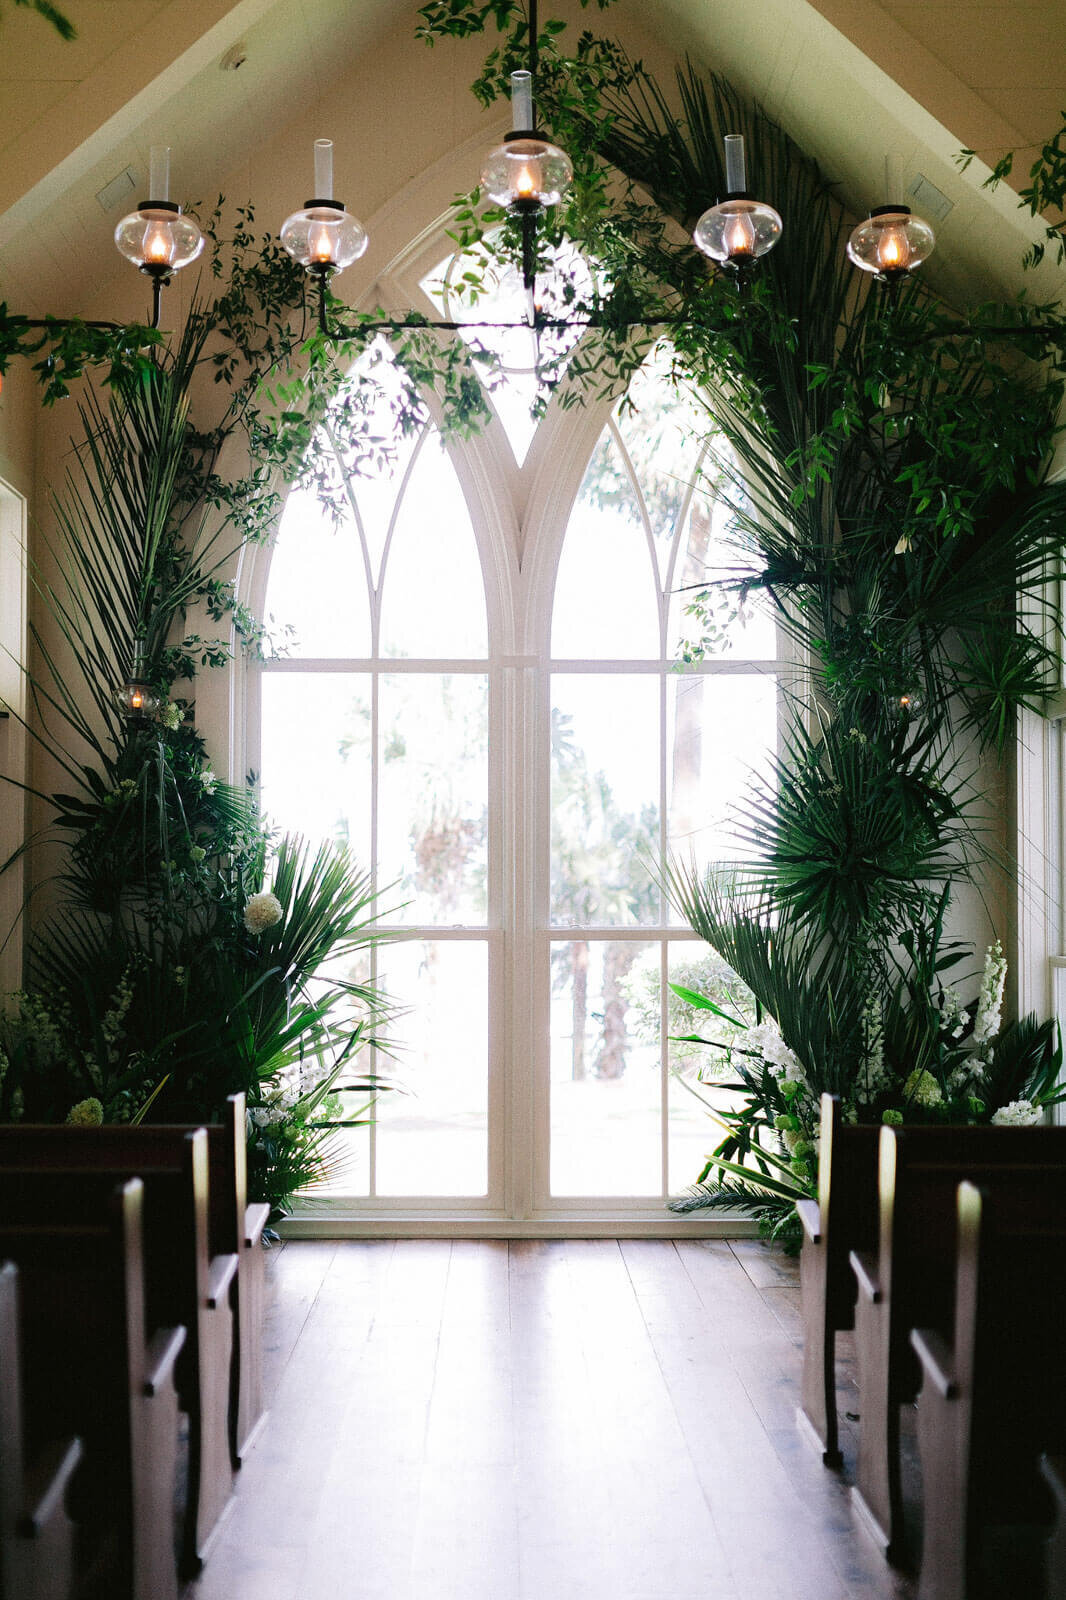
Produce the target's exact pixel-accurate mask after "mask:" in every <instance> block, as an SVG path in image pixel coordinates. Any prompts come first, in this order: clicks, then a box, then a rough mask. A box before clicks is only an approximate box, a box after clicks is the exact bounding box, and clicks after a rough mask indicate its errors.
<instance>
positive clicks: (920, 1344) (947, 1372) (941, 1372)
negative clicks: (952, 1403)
mask: <svg viewBox="0 0 1066 1600" xmlns="http://www.w3.org/2000/svg"><path fill="white" fill-rule="evenodd" d="M911 1348H912V1349H913V1351H914V1353H915V1355H916V1356H917V1357H918V1360H919V1361H920V1362H921V1364H922V1371H923V1373H924V1374H925V1376H926V1378H927V1379H928V1380H929V1382H930V1383H931V1384H932V1385H933V1388H934V1389H935V1390H936V1391H937V1393H938V1394H941V1395H943V1397H944V1399H945V1400H956V1399H957V1398H958V1394H959V1386H958V1384H957V1383H956V1382H955V1373H954V1367H955V1352H954V1350H953V1349H952V1348H951V1346H950V1345H949V1344H948V1342H947V1340H946V1339H945V1338H944V1336H943V1334H942V1333H938V1332H937V1330H936V1329H935V1328H912V1329H911Z"/></svg>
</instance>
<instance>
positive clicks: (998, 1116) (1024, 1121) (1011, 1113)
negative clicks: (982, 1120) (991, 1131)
mask: <svg viewBox="0 0 1066 1600" xmlns="http://www.w3.org/2000/svg"><path fill="white" fill-rule="evenodd" d="M1043 1120H1044V1113H1043V1112H1042V1111H1041V1109H1040V1107H1039V1106H1034V1104H1033V1102H1032V1101H1031V1100H1012V1101H1011V1103H1010V1105H1008V1106H1000V1108H999V1110H998V1111H993V1113H992V1121H993V1122H994V1123H995V1125H996V1127H997V1128H1028V1127H1031V1126H1032V1125H1033V1124H1034V1123H1037V1122H1043Z"/></svg>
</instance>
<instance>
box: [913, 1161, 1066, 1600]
mask: <svg viewBox="0 0 1066 1600" xmlns="http://www.w3.org/2000/svg"><path fill="white" fill-rule="evenodd" d="M1063 1200H1064V1193H1063V1184H1062V1180H1061V1174H1058V1173H1054V1174H1051V1175H1048V1174H1043V1173H1039V1172H1034V1173H1033V1174H1027V1173H1024V1172H1019V1173H1017V1175H1016V1177H1015V1178H1014V1180H1013V1181H1012V1183H1011V1185H1010V1186H1009V1187H1004V1186H1002V1185H1000V1186H998V1187H997V1188H996V1189H994V1190H988V1189H984V1190H982V1189H978V1188H977V1187H976V1186H975V1185H974V1184H972V1183H965V1182H964V1183H962V1184H960V1185H959V1190H958V1198H957V1215H958V1227H957V1233H958V1253H957V1267H956V1272H955V1274H954V1277H955V1319H954V1334H953V1337H952V1340H951V1342H950V1343H949V1341H948V1340H947V1339H945V1338H944V1337H943V1335H942V1333H941V1332H940V1330H939V1329H937V1328H921V1329H914V1330H913V1331H912V1333H911V1343H912V1345H913V1347H914V1349H915V1351H916V1352H917V1355H918V1357H919V1360H920V1362H921V1367H922V1373H923V1383H922V1389H921V1393H920V1395H919V1398H918V1440H919V1447H920V1450H921V1458H922V1481H923V1506H924V1516H923V1548H922V1568H921V1579H920V1588H919V1595H920V1600H967V1597H970V1596H975V1595H989V1594H995V1595H1010V1596H1013V1595H1018V1596H1022V1595H1024V1596H1025V1597H1026V1600H1039V1597H1040V1596H1041V1595H1043V1594H1045V1593H1047V1592H1048V1590H1047V1577H1046V1574H1045V1570H1044V1567H1045V1560H1046V1551H1045V1548H1044V1545H1045V1536H1046V1533H1047V1524H1048V1522H1049V1520H1050V1515H1051V1506H1050V1504H1049V1497H1048V1495H1047V1492H1046V1490H1045V1489H1044V1487H1043V1485H1042V1483H1041V1481H1040V1476H1039V1468H1040V1455H1041V1452H1042V1451H1045V1450H1052V1451H1054V1450H1062V1449H1064V1448H1066V1383H1064V1382H1063V1378H1062V1372H1061V1364H1062V1328H1063V1319H1064V1317H1066V1213H1064V1207H1063ZM1004 1530H1006V1531H1007V1533H1009V1535H1010V1537H1009V1539H1008V1538H1006V1537H1005V1534H1004ZM1026 1536H1027V1537H1026ZM1006 1552H1009V1556H1008V1555H1006ZM1005 1573H1009V1576H1008V1577H1007V1578H1006V1581H1004V1577H1005ZM1060 1592H1061V1591H1060Z"/></svg>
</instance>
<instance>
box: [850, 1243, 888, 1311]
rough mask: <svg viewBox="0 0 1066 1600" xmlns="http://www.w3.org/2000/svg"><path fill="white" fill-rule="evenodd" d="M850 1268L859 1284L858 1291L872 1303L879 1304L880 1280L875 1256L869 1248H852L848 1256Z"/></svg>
mask: <svg viewBox="0 0 1066 1600" xmlns="http://www.w3.org/2000/svg"><path fill="white" fill-rule="evenodd" d="M848 1260H849V1261H850V1262H851V1270H852V1272H854V1274H855V1278H856V1281H857V1282H858V1285H859V1293H860V1294H862V1295H865V1296H866V1299H867V1300H869V1301H870V1302H871V1303H872V1304H873V1305H875V1306H879V1305H880V1304H881V1280H880V1278H879V1277H878V1276H877V1257H876V1256H874V1255H871V1253H870V1251H869V1250H852V1251H851V1252H850V1254H849V1256H848Z"/></svg>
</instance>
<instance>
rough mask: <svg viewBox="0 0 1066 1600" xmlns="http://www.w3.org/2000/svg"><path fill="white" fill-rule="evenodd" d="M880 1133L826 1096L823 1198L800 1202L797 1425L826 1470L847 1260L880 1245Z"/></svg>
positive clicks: (834, 1463) (846, 1322) (848, 1294)
mask: <svg viewBox="0 0 1066 1600" xmlns="http://www.w3.org/2000/svg"><path fill="white" fill-rule="evenodd" d="M880 1131H881V1130H880V1128H879V1127H877V1126H872V1125H870V1124H865V1125H855V1126H849V1125H848V1124H846V1123H845V1122H844V1121H843V1119H842V1116H841V1108H840V1098H839V1096H837V1095H830V1094H823V1096H822V1120H821V1146H820V1150H819V1157H818V1199H817V1202H815V1201H814V1200H798V1201H797V1202H796V1210H797V1212H798V1213H799V1218H800V1222H801V1223H802V1224H803V1248H802V1250H801V1252H800V1286H801V1290H802V1297H803V1379H802V1385H801V1389H800V1411H799V1418H798V1420H799V1421H800V1424H801V1426H802V1428H803V1430H804V1431H805V1432H808V1433H810V1432H813V1435H814V1439H815V1441H816V1443H817V1445H818V1447H819V1448H820V1450H821V1452H822V1460H823V1461H824V1462H825V1464H826V1466H830V1467H839V1466H840V1464H841V1455H840V1444H839V1437H838V1430H837V1404H836V1335H837V1333H838V1332H839V1331H841V1330H842V1329H844V1328H851V1327H854V1324H855V1292H856V1288H855V1274H854V1273H853V1272H852V1270H851V1266H850V1264H849V1261H848V1256H849V1254H850V1252H851V1251H852V1250H870V1249H872V1248H873V1246H874V1244H875V1242H876V1240H877V1148H878V1135H879V1134H880Z"/></svg>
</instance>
